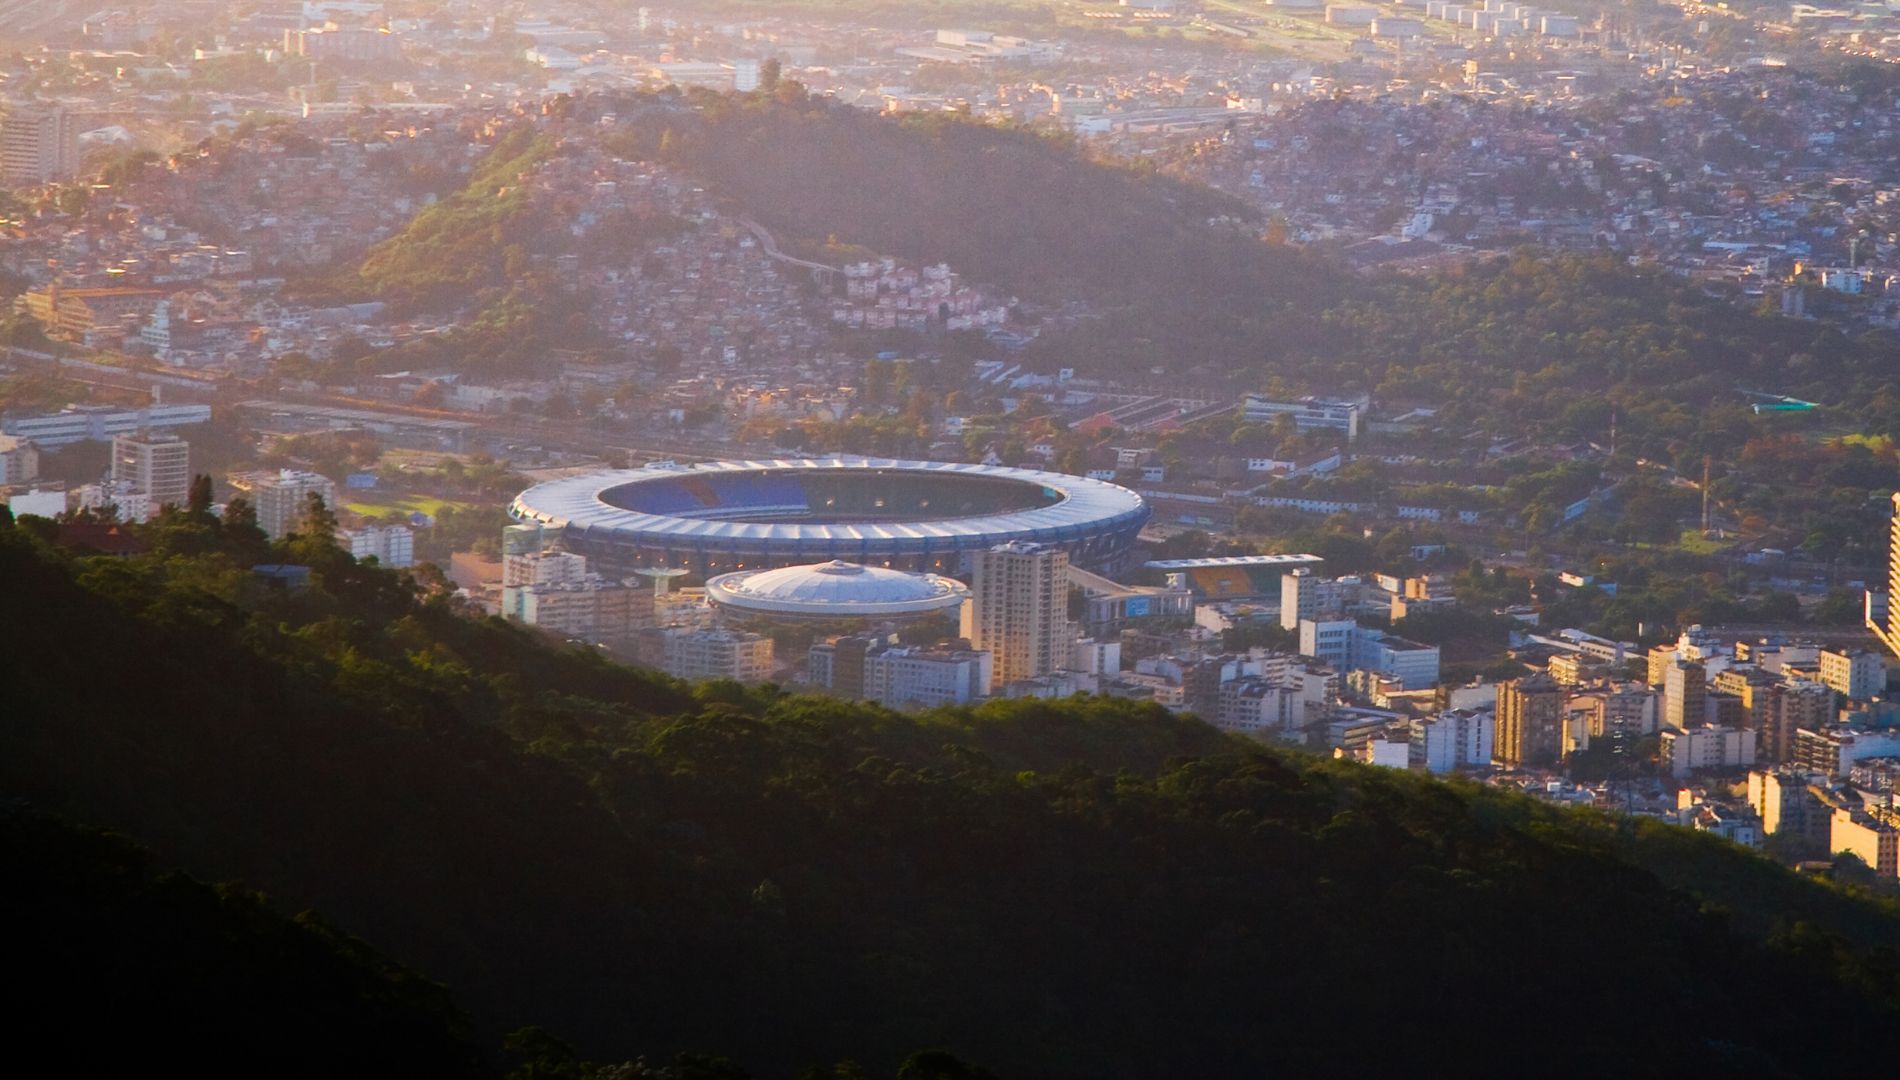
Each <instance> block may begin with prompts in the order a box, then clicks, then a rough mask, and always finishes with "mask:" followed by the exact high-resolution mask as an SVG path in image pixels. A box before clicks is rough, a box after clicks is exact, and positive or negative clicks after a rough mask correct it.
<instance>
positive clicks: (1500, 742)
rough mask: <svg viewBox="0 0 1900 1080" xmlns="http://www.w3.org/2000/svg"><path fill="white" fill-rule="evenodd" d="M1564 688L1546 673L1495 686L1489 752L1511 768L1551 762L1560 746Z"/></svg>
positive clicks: (1555, 760)
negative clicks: (1493, 728) (1495, 709)
mask: <svg viewBox="0 0 1900 1080" xmlns="http://www.w3.org/2000/svg"><path fill="white" fill-rule="evenodd" d="M1563 734H1564V688H1563V687H1561V686H1559V685H1557V680H1555V679H1553V678H1551V677H1550V676H1549V675H1545V674H1538V675H1527V676H1525V677H1523V678H1521V679H1512V680H1511V681H1509V682H1506V683H1500V684H1499V685H1498V712H1497V727H1496V732H1495V735H1494V737H1493V746H1492V753H1493V754H1494V755H1496V758H1497V760H1498V761H1499V762H1500V763H1502V764H1504V765H1506V766H1509V767H1511V768H1517V767H1519V766H1531V767H1534V768H1541V767H1545V766H1550V765H1555V764H1556V763H1557V756H1558V754H1559V753H1560V752H1561V751H1562V749H1563Z"/></svg>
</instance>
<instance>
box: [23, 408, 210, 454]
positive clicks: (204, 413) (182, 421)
mask: <svg viewBox="0 0 1900 1080" xmlns="http://www.w3.org/2000/svg"><path fill="white" fill-rule="evenodd" d="M210 419H211V406H209V405H152V406H149V407H147V408H143V409H125V408H120V407H118V406H114V405H72V406H69V407H67V408H65V409H63V410H61V411H59V412H56V413H51V414H43V415H40V416H7V417H0V431H4V432H5V433H6V434H8V435H14V436H18V437H19V438H22V439H30V440H32V442H33V444H34V445H35V446H38V447H40V448H42V449H56V448H58V447H61V446H70V445H72V444H73V443H79V442H106V441H109V440H110V439H111V438H112V437H113V436H115V435H130V434H135V433H138V432H151V431H158V430H161V429H164V428H174V427H184V426H186V425H189V424H202V423H205V422H206V421H208V420H210Z"/></svg>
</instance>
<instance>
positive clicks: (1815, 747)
mask: <svg viewBox="0 0 1900 1080" xmlns="http://www.w3.org/2000/svg"><path fill="white" fill-rule="evenodd" d="M1896 755H1900V730H1897V729H1892V728H1888V729H1885V730H1877V731H1857V730H1854V729H1852V728H1847V727H1840V726H1835V725H1829V726H1827V727H1824V728H1821V729H1818V730H1815V729H1810V728H1799V729H1797V730H1796V731H1795V734H1794V753H1793V765H1794V767H1795V768H1796V769H1799V770H1801V771H1802V772H1815V773H1822V774H1824V775H1826V776H1828V777H1831V778H1834V779H1839V778H1841V777H1844V776H1846V775H1847V774H1848V773H1849V772H1850V771H1851V770H1852V769H1853V767H1854V763H1855V762H1856V761H1864V760H1866V759H1867V758H1880V757H1894V756H1896Z"/></svg>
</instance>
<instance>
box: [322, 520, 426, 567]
mask: <svg viewBox="0 0 1900 1080" xmlns="http://www.w3.org/2000/svg"><path fill="white" fill-rule="evenodd" d="M337 542H338V543H339V544H340V545H342V547H343V548H344V549H345V550H347V551H348V552H349V553H350V554H351V555H353V556H355V557H356V559H357V560H358V561H361V560H363V559H375V560H376V561H377V563H379V564H380V565H383V566H387V567H391V568H401V567H404V566H414V565H415V562H416V534H415V530H413V529H411V528H409V526H407V525H364V526H361V527H359V528H355V529H339V530H337Z"/></svg>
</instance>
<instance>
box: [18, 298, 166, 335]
mask: <svg viewBox="0 0 1900 1080" xmlns="http://www.w3.org/2000/svg"><path fill="white" fill-rule="evenodd" d="M164 298H165V292H164V290H162V289H140V288H135V287H132V286H129V285H121V286H114V287H111V288H102V289H66V288H61V287H60V286H58V285H49V286H47V287H46V288H44V289H36V290H34V291H33V292H30V293H27V294H26V295H25V296H24V297H22V300H23V302H24V306H25V308H26V313H27V314H28V315H31V316H32V317H33V318H34V319H36V320H38V322H39V324H40V327H41V328H42V329H43V330H45V331H46V336H47V337H51V338H58V339H60V340H62V341H80V340H82V339H84V338H85V336H86V334H87V333H88V332H89V331H91V330H94V329H97V328H100V327H106V326H112V325H114V324H116V323H117V322H118V321H119V320H120V319H122V318H124V317H125V316H127V315H137V316H140V317H141V318H143V317H145V316H148V315H150V314H151V313H152V309H153V308H155V307H157V306H158V302H159V301H160V300H163V299H164Z"/></svg>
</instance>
